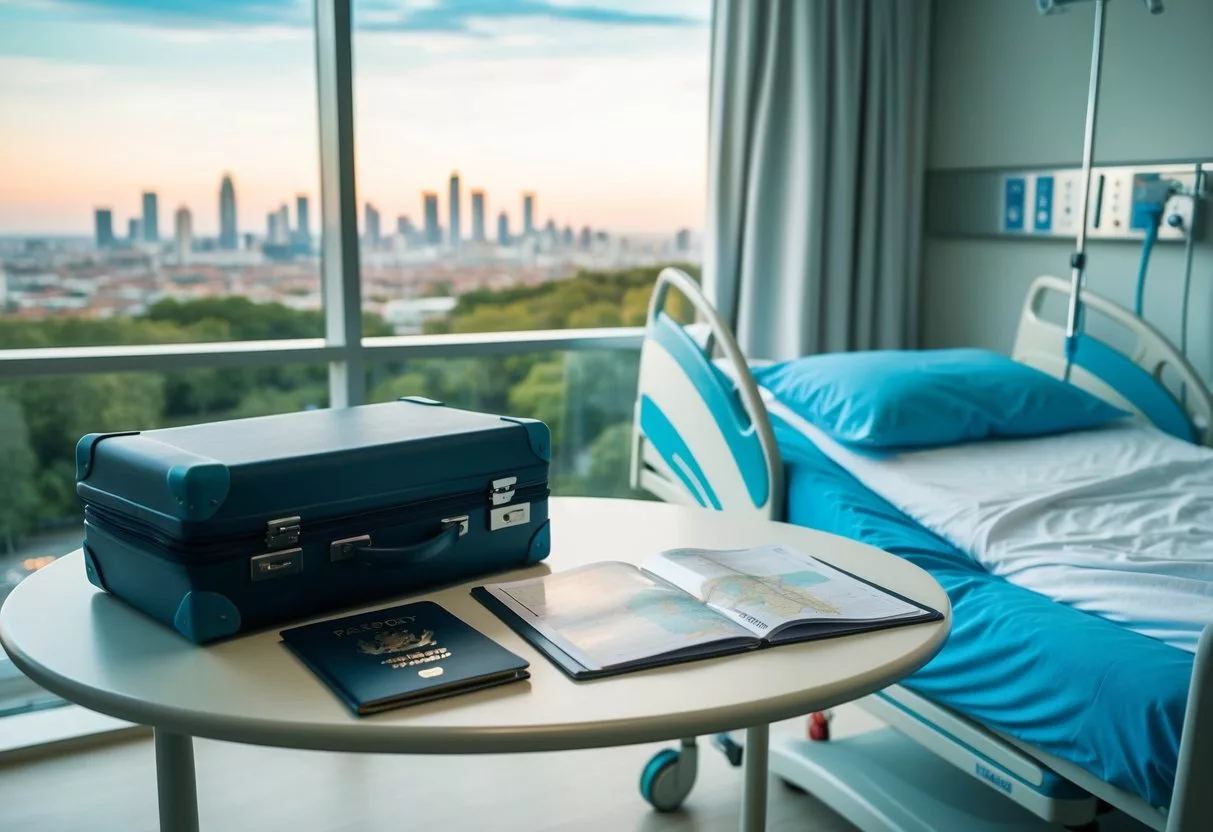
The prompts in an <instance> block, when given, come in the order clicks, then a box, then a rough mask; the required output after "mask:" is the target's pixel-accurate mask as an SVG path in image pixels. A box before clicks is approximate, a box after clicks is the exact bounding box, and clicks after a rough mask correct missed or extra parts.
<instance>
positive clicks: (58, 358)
mask: <svg viewBox="0 0 1213 832" xmlns="http://www.w3.org/2000/svg"><path fill="white" fill-rule="evenodd" d="M352 5H353V0H315V18H314V33H315V41H316V96H317V104H318V108H317V111H318V116H319V117H318V135H317V140H318V142H319V146H320V229H321V235H320V247H321V254H320V277H321V298H322V301H321V302H322V304H323V307H322V308H323V312H324V320H325V334H324V337H323V338H306V339H294V340H271V341H223V342H201V343H192V344H179V343H174V344H146V345H144V344H141V345H121V346H100V347H48V348H32V349H0V382H4V381H15V380H22V379H29V378H40V377H53V376H68V375H87V374H95V373H114V372H123V373H125V372H165V371H171V370H181V369H185V368H200V367H258V366H283V365H295V364H316V363H324V364H327V365H328V368H329V371H328V376H329V402H330V405H329V406H330V407H352V406H355V405H359V404H363V403H365V401H366V395H367V390H366V376H367V373H366V370H367V368H368V367H369V366H370V365H372V364H374V363H382V362H396V361H402V360H410V359H420V358H468V357H470V358H476V357H490V356H500V355H515V354H520V353H529V352H556V351H559V352H580V351H590V350H595V351H608V350H610V351H638V350H639V349H640V347H641V344H642V342H643V340H644V328H643V327H610V328H597V329H558V330H526V331H510V332H488V333H464V334H453V335H404V336H386V337H372V338H367V337H364V336H363V331H362V274H361V264H360V259H359V239H358V221H357V216H358V212H357V205H358V199H357V183H356V181H355V168H354V118H353V113H354V93H353V31H352V30H353V27H352ZM3 658H5V657H3V655H2V654H0V659H3ZM69 707H70V708H71V710H72V712H73V713H74V712H76V711H81V712H83V709H80V708H79V706H69ZM23 716H24V715H19V716H11V717H6V718H5V722H6V724H9V725H12V724H14V723H7V720H14V719H16V720H21V719H22V718H23ZM90 718H91V717H90ZM31 719H33V720H35V721H36V719H42V717H37V718H31ZM107 719H108V718H101V721H99V722H96V724H94V722H90V721H88V719H86V720H84V721H83V722H81V723H80V725H78V726H75V725H74V723H73V726H74V727H73V728H72V730H69V731H67V732H66V734H65V735H64V736H60V735H58V734H55V735H53V736H52V735H51V734H49V733H45V731H44V729H40V728H37V727H36V726H35V727H33V728H32V729H31V730H33V732H34V733H35V734H38V737H39V738H40V739H38V738H35V739H33V740H31V742H30V743H29V744H28V745H25V746H23V747H22V748H21V749H20V753H21V754H23V755H24V754H28V753H29V750H30V749H31V748H42V749H50V748H52V747H58V746H59V745H60V744H61V743H63V742H65V741H71V740H73V739H78V738H81V737H86V736H92V735H99V734H105V733H109V732H112V731H114V730H115V729H114V726H113V725H111V724H110V723H111V722H116V721H113V720H109V721H106V720H107ZM26 721H30V720H26ZM30 724H31V725H33V724H34V723H33V722H31V723H30ZM39 724H41V723H39ZM133 730H138V729H133ZM119 733H120V734H121V733H122V732H119ZM43 734H45V736H43ZM116 736H117V734H116ZM0 739H2V737H0ZM11 751H14V749H10V748H8V747H7V746H5V745H4V744H3V743H2V742H0V758H5V757H7V756H8V753H9V752H11ZM14 753H16V752H14Z"/></svg>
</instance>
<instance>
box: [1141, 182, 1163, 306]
mask: <svg viewBox="0 0 1213 832" xmlns="http://www.w3.org/2000/svg"><path fill="white" fill-rule="evenodd" d="M1163 207H1164V206H1162V205H1158V204H1151V205H1143V206H1142V207H1141V210H1142V211H1144V212H1145V213H1146V214H1147V215H1148V216H1149V218H1150V222H1149V225H1147V226H1146V238H1145V240H1143V241H1142V244H1141V264H1140V265H1139V266H1138V267H1137V291H1136V293H1135V295H1134V299H1133V312H1134V313H1135V314H1136V315H1137V316H1138V317H1141V308H1142V305H1143V303H1144V302H1145V295H1146V274H1147V273H1148V272H1149V270H1150V254H1151V252H1153V251H1154V242H1155V241H1156V240H1157V239H1158V224H1159V223H1160V222H1161V221H1162V211H1163Z"/></svg>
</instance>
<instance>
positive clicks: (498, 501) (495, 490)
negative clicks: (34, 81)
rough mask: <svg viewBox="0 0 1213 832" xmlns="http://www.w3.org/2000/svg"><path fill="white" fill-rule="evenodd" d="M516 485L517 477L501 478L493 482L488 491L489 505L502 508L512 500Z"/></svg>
mask: <svg viewBox="0 0 1213 832" xmlns="http://www.w3.org/2000/svg"><path fill="white" fill-rule="evenodd" d="M517 484H518V478H517V477H503V478H502V479H499V480H493V487H492V488H490V489H489V503H490V504H492V505H495V506H503V505H505V504H506V503H508V502H509V501H510V500H512V499H514V486H515V485H517Z"/></svg>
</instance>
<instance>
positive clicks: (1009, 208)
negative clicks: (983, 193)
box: [1002, 176, 1027, 231]
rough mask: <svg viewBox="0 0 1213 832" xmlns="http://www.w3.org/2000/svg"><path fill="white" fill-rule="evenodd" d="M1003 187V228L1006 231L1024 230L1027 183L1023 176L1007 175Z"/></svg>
mask: <svg viewBox="0 0 1213 832" xmlns="http://www.w3.org/2000/svg"><path fill="white" fill-rule="evenodd" d="M1003 188H1004V190H1003V211H1002V228H1003V230H1004V231H1023V229H1024V208H1025V207H1026V206H1025V205H1024V201H1025V198H1026V196H1027V183H1026V181H1025V180H1024V178H1023V177H1021V176H1011V177H1007V179H1006V182H1005V184H1004V186H1003Z"/></svg>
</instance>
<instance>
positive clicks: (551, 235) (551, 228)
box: [543, 217, 557, 243]
mask: <svg viewBox="0 0 1213 832" xmlns="http://www.w3.org/2000/svg"><path fill="white" fill-rule="evenodd" d="M556 233H557V232H556V220H554V219H552V218H551V217H549V218H548V224H547V225H545V226H544V227H543V234H544V236H545V237H547V238H548V240H549V241H551V242H553V243H554V242H556Z"/></svg>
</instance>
